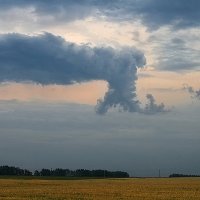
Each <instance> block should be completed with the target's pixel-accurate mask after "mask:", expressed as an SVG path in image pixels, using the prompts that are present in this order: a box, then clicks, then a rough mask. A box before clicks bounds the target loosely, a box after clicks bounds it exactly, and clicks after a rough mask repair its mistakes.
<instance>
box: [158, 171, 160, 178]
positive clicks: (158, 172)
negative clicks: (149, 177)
mask: <svg viewBox="0 0 200 200" xmlns="http://www.w3.org/2000/svg"><path fill="white" fill-rule="evenodd" d="M158 177H159V178H160V169H159V171H158Z"/></svg>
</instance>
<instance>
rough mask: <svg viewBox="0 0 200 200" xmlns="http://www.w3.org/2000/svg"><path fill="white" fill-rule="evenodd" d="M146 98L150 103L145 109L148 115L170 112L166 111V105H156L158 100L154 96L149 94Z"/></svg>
mask: <svg viewBox="0 0 200 200" xmlns="http://www.w3.org/2000/svg"><path fill="white" fill-rule="evenodd" d="M146 98H147V100H148V103H147V104H146V106H145V108H144V113H146V114H155V113H163V112H167V111H169V110H167V109H165V105H164V104H163V103H161V104H159V105H158V104H156V100H155V98H154V96H153V95H152V94H147V95H146Z"/></svg>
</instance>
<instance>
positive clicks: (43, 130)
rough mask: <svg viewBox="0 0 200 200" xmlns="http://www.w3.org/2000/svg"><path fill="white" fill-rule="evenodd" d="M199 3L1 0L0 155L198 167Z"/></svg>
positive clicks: (135, 172)
mask: <svg viewBox="0 0 200 200" xmlns="http://www.w3.org/2000/svg"><path fill="white" fill-rule="evenodd" d="M199 9H200V2H198V1H197V0H190V1H186V0H168V1H160V0H123V1H121V0H107V1H105V0H101V1H97V0H76V1H72V0H57V1H56V0H48V1H41V0H34V1H33V0H18V1H15V0H7V1H4V0H0V27H1V28H0V137H1V140H0V164H1V165H15V166H19V167H24V168H28V169H31V170H34V169H41V168H43V167H45V168H56V167H62V168H70V169H77V168H87V169H99V168H102V169H108V170H124V171H127V172H129V173H130V174H131V175H132V176H158V170H159V169H160V170H161V175H163V176H167V175H169V174H170V173H186V174H200V159H198V157H199V156H198V152H199V150H200V147H199V146H200V145H199V142H200V125H199V118H200V114H199V111H200V57H199V52H200V42H199V41H200V20H199V19H200V13H199Z"/></svg>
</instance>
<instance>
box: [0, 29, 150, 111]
mask: <svg viewBox="0 0 200 200" xmlns="http://www.w3.org/2000/svg"><path fill="white" fill-rule="evenodd" d="M145 63H146V60H145V57H144V55H143V53H142V52H140V51H139V50H137V49H134V48H128V47H127V48H126V47H124V48H122V49H120V50H116V49H113V48H109V47H95V48H91V47H89V46H87V45H82V46H78V45H76V44H74V43H69V42H66V41H65V40H64V39H63V38H61V37H57V36H54V35H52V34H49V33H46V34H42V35H38V36H33V37H30V36H26V35H20V34H4V35H0V81H1V82H5V81H16V82H23V81H33V82H36V83H40V84H72V83H74V82H83V81H90V80H105V81H107V82H108V83H109V90H108V92H107V93H106V95H105V97H104V100H99V103H98V105H97V112H98V113H101V114H103V113H105V112H106V111H107V110H108V109H109V108H110V107H113V106H114V107H115V106H117V105H119V106H120V107H122V108H123V109H124V110H126V111H130V112H134V111H138V109H139V104H138V101H137V100H136V87H135V81H136V80H137V67H142V66H144V65H145Z"/></svg>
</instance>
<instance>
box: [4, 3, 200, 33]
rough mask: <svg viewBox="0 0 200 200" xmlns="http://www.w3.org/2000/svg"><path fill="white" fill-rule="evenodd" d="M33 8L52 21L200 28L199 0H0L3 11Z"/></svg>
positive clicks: (35, 11) (39, 14) (151, 27)
mask: <svg viewBox="0 0 200 200" xmlns="http://www.w3.org/2000/svg"><path fill="white" fill-rule="evenodd" d="M13 8H24V9H27V8H32V12H34V13H35V14H36V15H37V16H40V19H42V18H41V16H49V18H50V19H51V20H52V21H55V20H56V21H57V22H61V21H65V22H67V21H73V20H77V19H84V18H86V17H88V16H104V17H106V18H107V19H108V20H115V21H133V20H139V21H141V22H142V23H143V24H145V25H146V26H147V27H148V28H149V29H152V30H153V29H158V28H159V27H161V26H165V25H170V26H171V27H173V28H175V29H185V28H188V27H198V26H199V25H200V20H199V19H200V12H199V9H200V2H199V1H197V0H190V1H188V0H169V1H160V0H124V1H121V0H109V1H106V0H102V1H97V0H82V1H81V0H78V1H72V0H65V1H61V0H58V1H55V0H49V1H41V0H34V1H33V0H18V1H15V0H7V1H4V0H0V9H1V10H5V9H13Z"/></svg>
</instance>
